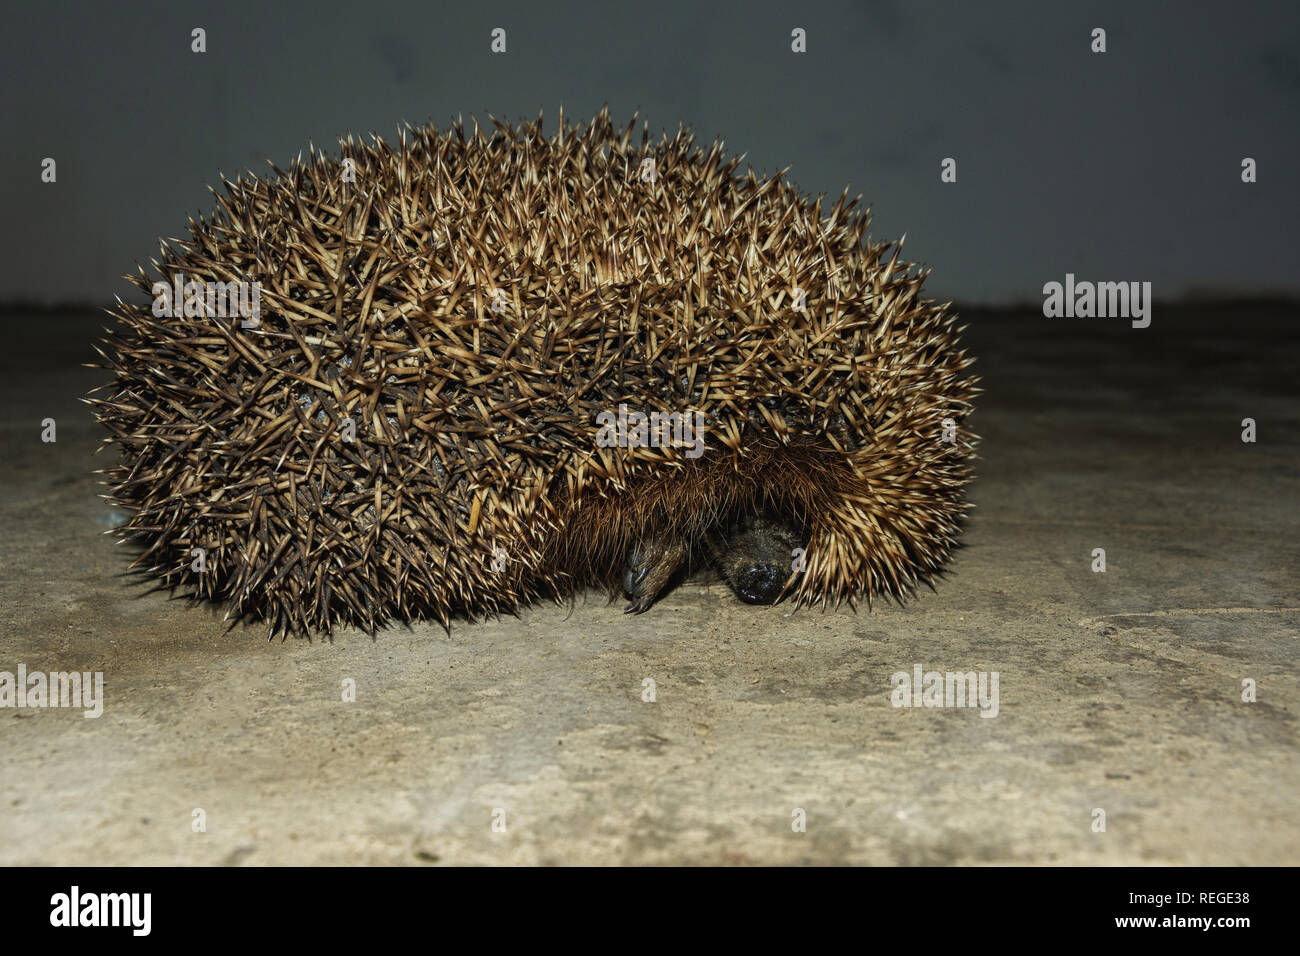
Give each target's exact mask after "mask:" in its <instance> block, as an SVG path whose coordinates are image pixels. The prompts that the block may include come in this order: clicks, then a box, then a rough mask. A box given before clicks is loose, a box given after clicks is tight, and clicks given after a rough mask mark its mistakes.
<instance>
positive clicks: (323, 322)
mask: <svg viewBox="0 0 1300 956" xmlns="http://www.w3.org/2000/svg"><path fill="white" fill-rule="evenodd" d="M637 122H638V120H637V118H636V117H633V119H632V122H631V123H629V124H628V125H627V126H626V127H621V126H618V127H616V126H615V125H614V123H613V122H612V121H611V119H610V115H609V111H608V109H607V108H606V109H603V110H602V111H601V112H600V113H599V114H597V115H596V116H595V117H594V118H593V119H592V120H591V122H589V123H577V124H573V123H567V124H566V122H565V119H564V116H563V112H561V114H560V117H559V123H558V128H557V129H556V131H555V132H554V133H553V134H551V135H547V134H546V133H545V132H544V129H543V117H542V115H540V114H539V115H538V117H537V119H536V120H535V121H526V122H521V123H518V124H510V123H505V122H502V121H499V120H497V119H492V126H491V127H490V128H483V127H480V126H479V124H478V122H477V120H474V121H473V122H472V127H470V126H467V124H466V123H465V122H464V121H457V122H456V123H455V124H453V125H451V126H450V127H444V128H443V129H442V130H441V131H439V130H438V129H437V128H435V127H434V126H433V125H427V126H413V125H410V124H406V125H403V126H402V127H401V128H400V129H399V131H398V135H397V137H396V140H395V143H394V144H392V145H390V144H389V143H387V142H385V141H384V139H383V138H381V137H379V136H377V135H373V134H372V136H371V137H370V139H369V141H368V142H367V141H365V140H361V139H359V138H354V137H353V136H352V135H351V134H349V135H347V136H346V137H344V138H341V139H340V140H339V143H338V146H339V148H338V155H337V156H335V155H331V154H330V153H327V152H325V151H318V150H317V149H315V148H314V147H312V148H310V149H309V152H308V155H307V157H306V158H304V157H303V156H302V154H299V156H298V157H297V158H296V159H295V160H294V161H292V162H291V163H289V164H288V168H287V169H281V168H280V167H278V166H276V165H275V164H274V163H272V164H271V170H270V173H269V174H267V175H265V176H261V177H256V176H248V177H247V178H246V177H245V176H240V177H238V178H237V179H236V180H235V181H234V182H231V181H229V180H228V179H227V178H226V177H225V176H222V177H221V181H222V187H223V191H222V192H218V191H217V190H216V189H211V191H212V193H213V196H214V197H215V202H216V209H215V210H214V211H213V212H212V214H211V216H210V217H203V216H200V218H199V219H198V220H197V221H196V220H195V219H194V218H193V217H191V218H190V221H189V233H190V235H189V238H188V239H185V240H181V239H170V240H163V241H162V243H161V257H160V258H157V259H154V260H153V261H152V266H153V268H154V272H155V273H156V276H157V278H154V277H153V276H152V275H151V274H149V273H146V271H145V269H144V267H143V266H138V267H137V272H136V273H135V274H133V275H129V276H127V277H126V278H127V279H128V280H129V281H130V282H131V283H132V284H133V285H134V286H135V287H136V288H137V289H138V291H139V292H140V293H142V294H141V295H138V296H133V297H132V301H129V302H128V301H124V300H123V299H121V298H118V300H117V307H116V308H115V309H114V310H112V311H111V313H110V314H111V315H112V316H113V317H114V319H115V320H116V321H115V322H114V323H113V326H112V328H111V329H106V330H105V332H106V335H105V337H104V338H103V340H102V341H101V342H100V343H99V344H98V345H97V347H96V348H97V351H98V352H99V355H100V356H101V358H102V362H100V363H97V364H98V367H100V368H104V369H107V370H109V371H111V373H112V378H111V380H110V381H108V382H107V383H106V384H105V385H103V386H101V388H100V389H97V390H96V393H99V392H103V395H102V397H100V396H98V395H97V396H96V397H93V398H88V399H87V401H89V402H90V403H91V404H92V405H93V406H94V414H95V416H96V418H97V419H98V420H99V421H100V422H101V423H102V424H103V425H104V426H105V427H106V428H107V430H108V432H109V434H108V436H107V438H106V439H105V443H104V444H105V445H116V446H117V450H118V456H117V459H118V460H117V463H116V464H114V465H112V466H111V467H107V468H103V469H101V470H100V471H99V472H98V474H100V475H101V476H103V477H102V479H101V481H102V483H103V484H105V485H106V486H107V487H108V494H106V495H105V496H104V497H106V498H108V499H109V500H110V501H111V502H112V503H113V504H114V505H116V506H119V507H121V508H123V509H124V513H125V515H126V516H127V517H126V519H125V521H123V522H122V523H121V524H119V526H118V527H116V528H114V529H112V530H111V531H110V532H108V533H110V534H116V535H117V536H119V538H120V539H121V540H122V541H124V542H130V543H131V544H132V545H134V546H135V549H136V550H137V551H138V554H137V555H136V557H135V560H134V562H133V564H132V568H133V569H135V570H136V571H141V572H144V573H146V574H148V575H149V576H151V577H152V578H154V579H155V580H156V582H157V585H158V586H159V587H161V588H166V589H171V590H175V589H176V588H178V587H179V588H182V589H184V590H185V591H187V592H188V596H189V597H190V598H191V599H192V600H193V601H196V602H216V603H218V604H224V605H225V608H226V616H227V619H228V620H230V621H231V626H234V624H235V623H237V622H239V621H240V620H250V619H251V620H261V621H263V622H265V623H266V624H267V625H268V627H269V630H270V634H271V635H272V636H274V635H276V634H279V635H281V636H284V635H288V634H291V633H293V634H306V635H308V636H310V635H311V634H312V633H314V632H315V633H325V634H328V633H331V632H332V630H333V629H334V628H336V627H341V626H355V627H358V628H362V629H365V630H366V631H368V632H371V633H373V632H374V631H375V630H376V629H378V628H381V627H385V626H390V625H391V624H393V623H399V622H400V623H405V624H409V623H411V622H413V621H416V620H420V619H432V620H436V621H438V622H440V623H441V624H442V625H443V626H444V627H446V626H448V622H449V621H450V619H451V618H452V617H453V616H463V617H464V618H468V619H470V620H474V619H481V618H483V617H487V616H496V615H500V614H501V613H503V612H504V613H515V612H517V610H518V609H519V608H520V607H521V606H523V605H526V604H530V603H534V602H537V601H541V600H554V601H557V602H560V603H565V602H569V601H571V600H572V599H573V598H574V597H575V595H577V594H578V593H579V592H581V591H583V590H584V589H588V588H605V589H607V591H608V592H609V593H610V595H611V597H617V595H618V593H619V592H620V591H622V592H623V594H624V595H625V596H626V597H627V599H628V600H629V602H630V603H628V605H627V607H626V610H627V611H628V612H629V613H640V612H643V611H645V610H647V609H648V608H650V607H651V606H652V605H653V604H654V603H655V602H656V601H657V600H658V599H659V598H660V597H661V596H662V595H663V594H664V593H666V592H667V591H668V590H670V589H671V588H672V587H673V586H675V585H676V584H678V583H680V582H681V581H682V580H685V579H686V578H687V577H689V576H691V575H693V574H695V573H696V572H697V571H700V570H701V569H705V571H706V573H707V569H712V573H714V574H715V575H717V576H719V577H720V578H721V579H723V580H725V581H726V583H727V585H728V586H729V587H730V588H731V589H732V590H733V591H734V592H735V594H736V596H737V597H738V598H739V599H740V600H742V601H745V602H747V603H751V604H771V603H775V602H777V601H783V600H784V601H789V602H790V603H791V604H792V605H793V606H794V607H805V606H813V605H817V606H820V607H821V608H822V609H826V608H827V607H828V606H839V605H841V604H843V603H844V602H848V603H849V604H850V605H851V606H852V607H854V608H856V607H857V606H858V602H859V600H865V601H866V602H867V603H868V604H870V602H871V601H872V599H873V597H877V596H887V597H892V598H894V599H897V600H899V601H902V600H904V599H905V598H906V597H908V596H910V595H912V594H914V592H915V591H916V589H917V586H918V585H920V584H926V585H928V586H930V587H933V584H932V582H933V581H934V579H935V578H937V577H938V576H939V575H941V574H943V573H944V570H945V567H946V565H947V563H948V561H949V558H950V557H951V553H952V551H953V550H954V548H955V547H956V546H957V540H958V536H959V532H960V529H961V526H962V525H963V523H964V519H965V517H966V513H967V511H968V509H969V508H970V507H971V506H970V505H969V503H967V501H966V496H965V489H966V486H967V485H968V483H969V482H970V480H971V478H972V461H973V459H974V457H975V456H974V449H975V445H976V442H977V438H976V436H975V435H974V434H973V433H972V432H971V431H970V430H969V426H968V418H969V416H970V414H971V412H972V410H973V406H972V400H973V399H974V398H975V397H976V395H977V394H978V392H979V389H978V387H977V381H978V380H977V379H976V378H975V377H974V376H973V375H971V374H970V373H969V372H968V371H967V370H968V368H969V366H970V365H971V364H972V363H973V361H974V360H973V359H972V358H971V357H969V356H968V355H967V354H966V353H965V352H964V351H963V350H962V349H961V347H960V344H959V336H960V333H961V332H962V331H963V329H962V328H959V327H957V325H956V321H957V319H956V316H955V315H953V314H952V313H951V303H936V302H934V301H932V300H930V299H927V298H924V297H923V296H922V283H923V281H924V279H925V278H926V277H927V276H928V275H929V269H928V268H922V267H920V266H918V265H916V264H914V263H909V262H906V261H904V260H902V259H901V258H900V256H901V248H902V241H901V240H900V241H897V242H885V243H878V244H877V243H873V242H872V240H871V238H870V237H869V236H868V232H867V230H868V227H869V223H870V210H869V208H864V207H863V206H862V197H861V196H857V197H856V198H854V199H852V200H850V199H849V196H848V191H847V190H845V192H844V193H843V194H842V195H841V196H840V197H839V200H838V201H837V202H835V203H834V205H833V206H830V208H829V209H826V208H824V205H827V206H828V205H829V202H828V201H827V197H826V196H824V195H821V196H817V197H815V198H812V197H809V196H808V195H806V194H804V193H802V192H800V191H799V190H798V189H797V188H796V187H795V186H794V185H793V184H792V183H791V182H790V181H789V180H788V179H787V178H786V175H785V174H786V173H787V172H788V167H787V168H786V169H784V170H781V171H780V172H778V173H776V174H774V175H772V176H767V177H762V176H760V175H758V174H757V173H756V172H755V171H754V170H753V168H752V167H746V170H745V171H743V172H742V171H741V169H740V166H741V163H742V162H743V158H736V157H730V156H727V155H726V154H725V153H724V145H723V143H722V142H721V141H716V142H714V143H712V144H711V145H709V146H707V147H706V146H700V145H697V144H696V142H695V136H694V133H693V132H691V131H690V130H689V129H687V128H684V127H679V129H678V131H677V133H676V135H675V136H672V137H671V138H670V137H669V135H668V134H667V133H666V132H665V133H663V134H662V135H661V136H660V137H659V139H658V140H655V139H654V138H652V137H651V135H650V130H649V125H648V124H645V125H643V127H642V129H641V131H640V135H639V136H636V135H635V131H636V126H637ZM638 140H639V141H638ZM210 188H211V187H210ZM103 447H104V446H101V450H102V448H103ZM715 579H716V578H715Z"/></svg>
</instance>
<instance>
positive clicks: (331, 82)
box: [0, 0, 1300, 305]
mask: <svg viewBox="0 0 1300 956" xmlns="http://www.w3.org/2000/svg"><path fill="white" fill-rule="evenodd" d="M5 7H6V10H5V29H4V31H3V38H2V39H0V50H3V55H2V56H0V70H2V71H3V72H4V76H5V88H6V90H7V91H8V95H7V96H6V98H5V100H6V101H5V104H4V106H3V107H2V109H3V114H4V125H3V130H4V133H5V136H4V139H5V147H4V149H3V151H0V191H2V194H0V207H2V208H3V209H4V219H5V223H6V225H7V226H8V228H6V229H4V230H3V232H0V304H9V305H53V304H60V305H71V304H81V305H86V304H94V305H101V304H108V303H111V300H112V296H113V295H114V294H123V295H125V294H126V290H127V289H128V288H129V287H128V286H127V285H126V283H124V282H123V281H121V280H120V278H119V276H121V275H122V274H123V273H125V272H130V271H133V270H134V266H135V263H136V262H146V263H147V261H148V260H149V258H150V257H152V256H153V255H154V254H155V253H156V251H157V245H158V243H157V240H158V237H160V236H179V235H183V234H184V233H185V228H186V227H185V223H186V215H187V214H197V213H200V212H204V213H206V212H207V211H209V210H210V208H211V199H210V196H209V194H208V192H207V189H206V186H207V185H208V184H216V183H217V182H218V174H219V173H220V172H224V173H225V174H226V175H228V176H233V175H234V174H236V173H239V172H241V171H244V170H249V169H251V170H253V171H255V172H261V171H263V170H265V169H266V168H267V167H266V161H267V160H268V159H270V160H273V161H275V162H276V163H277V164H280V165H284V164H285V163H287V162H288V161H289V160H290V158H291V157H293V156H294V155H296V154H297V153H298V152H299V150H302V149H305V148H306V146H307V144H308V142H309V141H314V142H315V143H316V144H318V145H322V146H325V147H326V148H330V149H333V148H335V142H336V138H337V137H338V136H339V135H340V134H343V133H346V132H348V131H354V132H358V133H369V132H372V131H374V132H378V133H379V134H380V135H383V136H385V137H391V136H392V135H393V134H394V132H395V131H396V129H397V127H398V125H399V124H400V123H402V122H404V121H409V122H412V123H423V122H428V121H432V122H434V123H436V124H438V125H443V124H446V123H448V122H449V121H451V120H452V119H453V118H454V117H456V116H458V115H464V116H465V117H466V118H467V119H468V118H469V117H470V116H471V115H475V116H477V117H479V119H480V121H481V122H483V123H485V124H486V123H488V122H489V120H488V116H489V114H492V115H495V116H497V117H499V118H504V119H510V120H518V119H521V118H532V117H535V116H536V115H537V114H538V112H539V111H544V112H545V114H546V117H547V122H548V128H550V127H552V126H553V124H554V120H555V116H556V114H557V112H558V110H559V108H560V107H563V108H564V112H565V115H566V116H567V117H570V118H572V119H575V120H582V119H588V118H590V117H591V116H592V114H594V113H595V112H596V111H597V110H599V109H600V107H601V106H602V104H605V103H608V104H609V106H610V109H611V112H612V114H613V117H614V120H615V122H616V123H617V122H620V121H621V122H624V123H626V122H627V121H628V120H629V119H630V118H631V116H632V114H633V113H634V112H638V113H639V115H640V117H641V118H642V119H643V120H645V121H646V122H648V123H649V124H650V127H651V131H652V133H655V134H656V138H657V134H658V133H659V132H660V131H662V130H668V131H669V132H673V131H675V130H676V129H677V126H678V124H679V123H683V124H686V125H688V126H693V127H694V128H695V130H696V131H697V134H698V136H699V138H701V139H703V140H706V141H709V140H712V139H713V138H715V137H722V138H724V139H725V140H726V143H727V146H728V149H729V150H730V151H731V152H732V153H735V154H741V153H743V154H747V158H748V162H750V163H752V164H753V166H754V167H755V168H756V169H758V170H760V171H764V172H771V171H774V170H776V169H779V168H782V167H785V166H787V165H790V166H792V167H793V168H792V169H791V172H790V175H791V177H792V178H793V180H794V181H795V182H796V183H797V184H798V185H800V186H801V187H802V188H803V189H804V190H806V191H808V192H812V193H820V192H827V193H831V194H833V195H836V196H837V195H838V194H839V192H840V191H841V190H842V189H843V188H844V187H845V186H849V187H850V189H851V192H852V193H862V194H863V196H864V198H865V200H866V202H868V203H870V204H872V206H873V215H874V226H873V229H872V234H873V237H875V238H876V239H884V238H891V237H896V236H898V235H901V234H903V233H906V234H907V247H906V248H907V253H908V255H909V257H911V258H913V259H915V260H918V261H922V262H925V263H928V264H930V265H932V266H934V268H935V271H934V275H933V278H932V280H931V281H930V284H929V286H928V288H929V289H930V291H931V292H932V293H933V294H934V295H935V296H937V297H939V298H953V299H957V300H959V301H961V302H963V303H967V304H971V303H984V304H1006V303H1015V302H1038V301H1041V296H1042V286H1043V283H1044V282H1047V281H1050V280H1053V279H1056V280H1061V279H1063V277H1064V275H1065V273H1066V272H1074V273H1075V274H1076V275H1077V276H1079V277H1080V278H1092V279H1106V280H1141V281H1150V282H1152V283H1153V286H1154V294H1155V296H1156V298H1157V299H1163V300H1169V299H1176V298H1181V297H1185V296H1189V295H1190V296H1196V295H1198V294H1203V293H1207V292H1208V293H1213V294H1215V295H1220V296H1221V295H1225V294H1226V295H1241V294H1243V293H1244V294H1279V293H1281V294H1294V293H1296V292H1297V291H1300V277H1298V273H1297V269H1296V264H1297V261H1298V259H1300V257H1298V256H1297V252H1298V240H1297V232H1296V228H1295V225H1294V216H1295V213H1296V211H1297V209H1300V201H1298V200H1300V185H1297V183H1298V178H1297V176H1296V173H1295V168H1294V167H1295V161H1296V158H1297V155H1300V142H1298V141H1297V140H1298V135H1297V131H1298V130H1300V124H1297V121H1296V118H1297V116H1300V60H1298V59H1297V55H1296V50H1297V41H1298V40H1300V5H1297V4H1295V3H1293V2H1249V3H1226V2H1225V3H1210V2H1196V3H1180V4H1134V3H1131V2H1123V0H1120V2H1089V3H1071V4H1068V5H1065V4H1041V3H1035V2H997V3H981V4H970V3H958V2H948V3H924V2H909V3H902V2H894V0H872V2H824V0H809V2H800V3H788V2H774V0H750V2H746V3H696V2H682V0H665V2H656V3H654V4H630V3H629V4H601V3H594V2H593V3H574V2H564V0H551V2H547V3H536V2H488V3H475V4H472V5H471V4H462V5H452V4H444V3H429V2H411V3H391V2H367V3H355V2H341V0H318V2H315V3H311V4H302V5H298V4H266V3H262V2H223V3H192V2H166V3H114V4H101V3H94V2H89V0H68V2H63V3H58V4H24V5H21V6H20V5H17V4H13V3H6V4H5ZM196 27H200V28H202V29H203V30H204V31H205V32H206V46H207V52H206V53H194V52H192V51H191V30H193V29H194V28H196ZM497 27H500V28H503V29H504V30H505V31H506V52H505V53H500V54H495V53H493V52H492V51H491V48H490V46H491V41H492V37H491V33H492V31H493V29H495V28H497ZM796 27H797V28H802V29H803V30H805V31H806V35H807V52H806V53H802V54H796V53H793V52H792V51H791V31H792V30H793V29H795V28H796ZM1097 27H1101V28H1103V29H1105V31H1106V45H1107V52H1106V53H1104V54H1096V53H1093V52H1092V51H1091V46H1092V42H1093V41H1092V36H1091V34H1092V31H1093V29H1094V28H1097ZM46 157H51V158H54V159H55V160H56V162H57V177H58V178H57V182H56V183H54V184H47V183H43V182H42V181H41V163H42V160H43V159H45V158H46ZM947 157H951V158H953V159H955V160H956V161H957V182H955V183H943V182H941V181H940V163H941V162H942V161H943V160H944V159H945V158H947ZM1246 157H1250V158H1252V159H1254V160H1255V161H1256V163H1257V165H1258V181H1257V182H1256V183H1254V184H1250V185H1247V184H1244V183H1243V182H1242V180H1241V163H1242V160H1243V158H1246Z"/></svg>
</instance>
